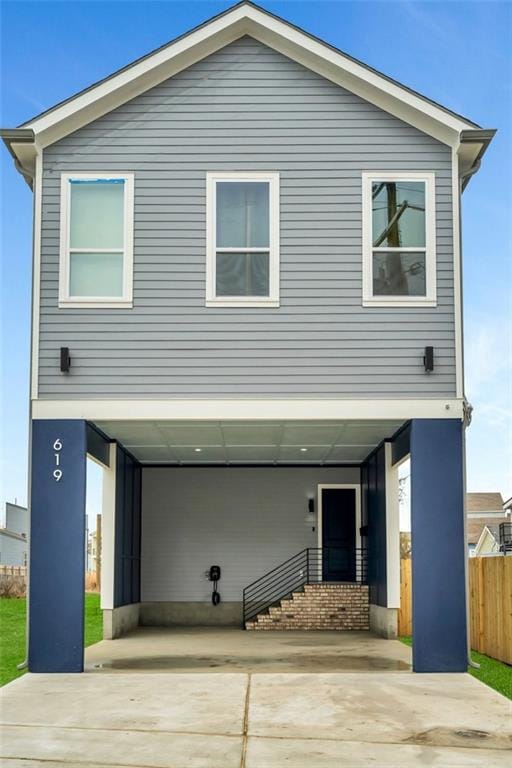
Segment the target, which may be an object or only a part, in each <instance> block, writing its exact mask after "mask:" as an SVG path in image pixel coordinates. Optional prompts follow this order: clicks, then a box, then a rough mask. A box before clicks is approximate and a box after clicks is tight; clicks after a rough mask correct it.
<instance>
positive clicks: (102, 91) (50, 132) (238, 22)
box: [0, 0, 495, 178]
mask: <svg viewBox="0 0 512 768" xmlns="http://www.w3.org/2000/svg"><path fill="white" fill-rule="evenodd" d="M245 35H250V36H251V37H253V38H255V39H256V40H259V41H260V42H261V43H263V44H264V45H267V46H269V47H271V48H273V49H275V50H277V51H279V52H281V53H282V54H284V55H285V56H287V57H288V58H291V59H293V60H294V61H297V62H299V63H300V64H302V65H303V66H305V67H307V68H309V69H311V70H313V71H315V72H317V73H318V74H320V75H321V76H323V77H325V78H327V79H328V80H331V81H332V82H334V83H337V84H338V85H340V86H342V87H344V88H346V89H347V90H349V91H351V92H352V93H354V94H356V95H358V96H360V97H361V98H363V99H365V100H366V101H368V102H370V103H373V104H375V105H376V106H378V107H380V108H381V109H383V110H385V111H386V112H389V113H390V114H393V115H395V117H398V118H399V119H400V120H403V121H404V122H406V123H408V124H410V125H413V126H415V127H417V128H418V129H419V130H421V131H423V132H424V133H426V134H428V135H430V136H433V137H434V138H436V139H438V140H439V141H441V142H443V143H445V144H448V145H449V146H452V147H453V148H454V149H455V150H456V151H457V153H458V157H459V166H460V169H461V170H462V171H464V170H467V171H469V169H473V168H474V170H476V169H477V164H478V163H479V160H480V158H481V156H482V155H483V153H484V152H485V150H486V148H487V146H488V144H489V142H490V141H491V139H492V137H493V135H494V133H495V131H493V130H482V129H481V128H480V127H479V126H478V125H477V124H476V123H474V122H472V121H471V120H468V119H467V118H465V117H462V116H461V115H458V114H457V113H455V112H452V111H451V110H449V109H446V108H445V107H442V106H440V105H439V104H437V103H436V102H435V101H432V100H431V99H428V98H427V97H425V96H422V95H421V94H419V93H417V92H416V91H414V90H412V89H411V88H408V87H407V86H405V85H402V84H401V83H398V82H397V81H396V80H392V79H391V78H389V77H387V76H386V75H383V74H382V73H380V72H378V71H376V70H375V69H372V68H371V67H369V66H367V65H366V64H363V63H361V62H360V61H358V60H356V59H354V58H352V57H351V56H349V55H347V54H346V53H344V52H343V51H340V50H338V49H337V48H335V47H333V46H331V45H329V44H328V43H325V42H324V41H322V40H319V39H318V38H316V37H314V36H313V35H310V34H309V33H307V32H304V31H303V30H302V29H300V28H298V27H296V26H294V25H293V24H290V23H289V22H286V21H284V20H283V19H280V18H279V17H277V16H275V15H273V14H271V13H269V12H268V11H265V10H263V9H262V8H260V7H258V6H257V5H254V4H253V3H251V2H247V0H244V2H242V3H238V4H237V5H234V6H233V7H231V8H228V9H227V10H226V11H224V12H223V13H221V14H219V15H218V16H215V17H213V18H212V19H210V20H209V21H207V22H205V23H204V24H201V25H200V26H198V27H195V29H192V30H191V31H190V32H188V33H186V34H185V35H181V36H180V37H178V38H176V39H175V40H173V41H171V42H170V43H167V44H166V45H164V46H162V47H161V48H158V49H156V50H155V51H153V52H151V53H149V54H148V55H147V56H144V57H142V58H140V59H137V60H136V61H135V62H133V63H132V64H130V65H128V66H126V67H124V68H123V69H120V70H118V71H117V72H115V73H114V74H113V75H111V76H110V77H107V78H105V79H104V80H100V81H99V82H97V83H95V84H93V85H91V86H90V87H89V88H86V89H85V90H83V91H80V92H79V93H77V94H76V95H74V96H72V97H71V98H69V99H66V100H65V101H62V102H60V103H59V104H57V105H56V106H54V107H52V108H51V109H49V110H46V111H45V112H42V113H41V114H40V115H37V116H36V117H34V118H33V119H31V120H29V121H28V122H25V123H23V124H22V125H21V126H19V127H18V128H15V129H6V130H3V131H1V132H0V135H1V136H2V137H3V138H4V141H5V142H6V144H7V146H8V148H9V151H10V152H11V154H12V155H13V157H14V158H15V161H16V162H17V165H18V170H20V172H21V173H24V175H26V174H28V175H29V176H30V175H31V174H33V168H34V164H35V157H36V155H37V153H38V151H39V150H40V149H42V148H44V147H46V146H49V145H50V144H53V143H54V142H56V141H58V140H59V139H61V138H63V137H64V136H67V135H68V134H70V133H72V132H73V131H76V130H77V129H79V128H81V127H82V126H84V125H87V124H88V123H90V122H91V121H93V120H95V119H97V118H98V117H101V116H102V115H104V114H106V113H108V112H110V111H112V110H113V109H115V108H116V107H118V106H120V105H121V104H124V103H125V102H127V101H129V100H131V99H133V98H134V97H135V96H137V95H139V94H140V93H144V92H145V91H147V90H149V89H150V88H153V87H154V86H156V85H158V84H159V83H161V82H163V81H164V80H166V79H168V78H169V77H172V76H173V75H175V74H176V73H177V72H180V71H182V70H183V69H186V68H187V67H189V66H191V65H192V64H194V63H195V62H196V61H199V60H201V59H203V58H205V57H206V56H209V55H210V54H211V53H214V52H215V51H217V50H219V49H220V48H223V47H224V46H226V45H229V44H230V43H232V42H234V41H235V40H237V39H239V38H240V37H243V36H245ZM467 178H469V174H468V176H467Z"/></svg>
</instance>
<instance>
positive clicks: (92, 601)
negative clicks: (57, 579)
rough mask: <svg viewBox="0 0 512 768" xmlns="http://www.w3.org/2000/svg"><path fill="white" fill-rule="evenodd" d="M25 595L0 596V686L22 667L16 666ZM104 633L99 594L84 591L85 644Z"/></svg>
mask: <svg viewBox="0 0 512 768" xmlns="http://www.w3.org/2000/svg"><path fill="white" fill-rule="evenodd" d="M26 602H27V601H26V600H25V598H16V597H1V598H0V686H1V685H5V684H6V683H10V682H11V680H14V679H15V678H16V677H19V676H20V675H22V674H23V673H24V672H25V670H19V669H16V665H17V664H21V662H22V661H24V659H25V619H26V610H27V606H26ZM102 637H103V626H102V616H101V610H100V596H99V595H98V594H96V593H95V592H89V593H87V594H86V595H85V645H86V646H87V645H93V643H97V642H99V641H100V640H101V639H102Z"/></svg>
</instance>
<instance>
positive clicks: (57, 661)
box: [28, 419, 87, 672]
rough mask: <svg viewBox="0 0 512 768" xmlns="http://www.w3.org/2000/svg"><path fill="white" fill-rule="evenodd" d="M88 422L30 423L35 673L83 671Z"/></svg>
mask: <svg viewBox="0 0 512 768" xmlns="http://www.w3.org/2000/svg"><path fill="white" fill-rule="evenodd" d="M86 434H87V433H86V422H85V421H79V420H74V419H73V420H67V419H66V420H34V421H33V422H32V472H31V527H30V593H29V596H30V609H29V649H28V664H29V669H30V671H31V672H82V670H83V655H84V574H85V486H86V452H87V443H86Z"/></svg>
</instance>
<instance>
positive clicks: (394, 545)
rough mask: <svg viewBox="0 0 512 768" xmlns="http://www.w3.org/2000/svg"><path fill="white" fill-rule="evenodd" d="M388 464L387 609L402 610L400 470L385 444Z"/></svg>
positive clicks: (398, 464) (389, 445) (390, 449)
mask: <svg viewBox="0 0 512 768" xmlns="http://www.w3.org/2000/svg"><path fill="white" fill-rule="evenodd" d="M384 454H385V462H386V590H387V607H388V608H400V507H399V503H398V468H399V466H400V463H401V462H400V463H397V464H393V448H392V444H391V443H389V442H386V443H384Z"/></svg>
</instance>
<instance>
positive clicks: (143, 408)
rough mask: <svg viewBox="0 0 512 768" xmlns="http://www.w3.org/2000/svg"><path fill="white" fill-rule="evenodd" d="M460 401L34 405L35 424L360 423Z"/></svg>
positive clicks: (453, 412) (456, 411)
mask: <svg viewBox="0 0 512 768" xmlns="http://www.w3.org/2000/svg"><path fill="white" fill-rule="evenodd" d="M463 417H464V403H463V400H457V399H454V398H446V399H431V400H384V399H383V400H377V399H368V400H313V399H311V400H310V399H308V400H304V399H295V400H284V399H282V400H281V399H279V400H278V399H275V400H270V399H268V400H263V399H259V400H248V399H236V400H229V399H209V400H201V399H197V400H142V399H141V400H122V399H117V400H116V399H113V400H34V401H33V402H32V418H33V419H88V420H90V421H94V420H95V419H98V420H99V419H102V420H108V421H112V420H132V421H133V420H140V421H145V420H148V419H150V420H159V419H163V420H169V421H200V420H214V421H215V420H219V421H229V420H234V421H237V420H241V421H258V420H266V419H268V420H273V419H278V420H287V419H289V420H297V419H298V420H301V421H315V420H317V419H322V420H330V419H332V420H347V421H351V420H352V421H353V420H360V419H363V420H364V419H376V420H379V419H382V420H390V419H392V420H394V419H403V420H404V421H407V420H408V419H415V418H416V419H462V418H463Z"/></svg>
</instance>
